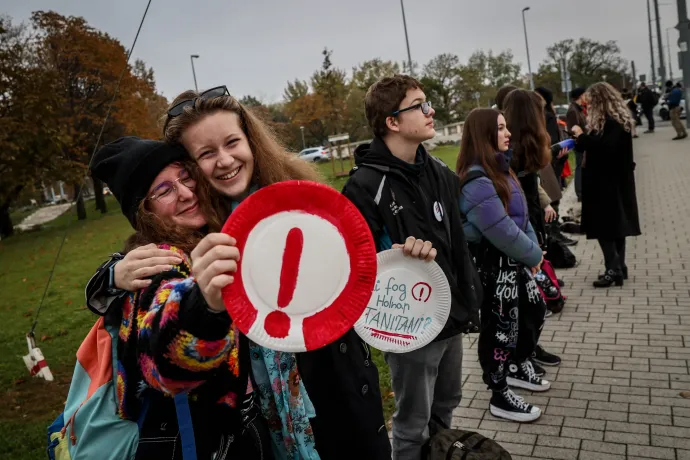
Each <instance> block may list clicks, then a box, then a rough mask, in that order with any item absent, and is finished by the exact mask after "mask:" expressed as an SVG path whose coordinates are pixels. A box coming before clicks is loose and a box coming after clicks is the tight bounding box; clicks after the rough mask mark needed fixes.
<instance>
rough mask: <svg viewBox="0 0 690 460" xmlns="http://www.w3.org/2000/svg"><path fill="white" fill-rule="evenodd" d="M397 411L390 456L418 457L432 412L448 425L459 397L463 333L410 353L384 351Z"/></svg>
mask: <svg viewBox="0 0 690 460" xmlns="http://www.w3.org/2000/svg"><path fill="white" fill-rule="evenodd" d="M385 358H386V362H387V363H388V366H389V367H390V370H391V380H392V384H393V385H392V386H393V392H394V393H395V407H396V411H395V413H394V414H393V459H394V460H419V459H420V458H421V456H422V446H423V445H424V443H425V442H426V441H427V440H428V439H429V420H431V415H432V414H433V415H435V416H436V417H438V418H439V419H440V420H441V421H443V423H445V424H446V425H447V426H450V424H451V420H452V418H453V410H454V409H455V408H456V407H458V405H459V404H460V399H461V398H462V334H458V335H456V336H454V337H451V338H449V339H445V340H440V341H438V342H432V343H430V344H429V345H427V346H425V347H423V348H420V349H419V350H415V351H411V352H409V353H385Z"/></svg>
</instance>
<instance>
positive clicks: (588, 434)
mask: <svg viewBox="0 0 690 460" xmlns="http://www.w3.org/2000/svg"><path fill="white" fill-rule="evenodd" d="M561 436H564V437H567V438H577V439H589V440H592V441H603V440H604V432H603V431H598V430H587V429H584V428H573V427H571V426H564V427H563V428H561Z"/></svg>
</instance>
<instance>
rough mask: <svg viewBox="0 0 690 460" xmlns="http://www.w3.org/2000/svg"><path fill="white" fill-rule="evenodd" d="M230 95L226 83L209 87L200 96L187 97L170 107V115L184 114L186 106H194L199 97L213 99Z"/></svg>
mask: <svg viewBox="0 0 690 460" xmlns="http://www.w3.org/2000/svg"><path fill="white" fill-rule="evenodd" d="M229 95H230V91H228V88H227V87H226V86H225V85H223V86H216V87H215V88H211V89H207V90H206V91H204V92H203V93H201V94H199V96H197V97H195V98H193V99H185V100H184V101H180V102H178V103H177V104H175V105H173V106H172V107H170V110H168V116H169V117H178V116H180V115H182V112H184V109H185V107H191V106H193V105H194V104H196V101H197V99H201V100H206V99H213V98H214V97H221V96H229Z"/></svg>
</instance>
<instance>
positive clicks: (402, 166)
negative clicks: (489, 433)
mask: <svg viewBox="0 0 690 460" xmlns="http://www.w3.org/2000/svg"><path fill="white" fill-rule="evenodd" d="M428 161H429V154H428V153H427V152H426V149H425V148H424V146H423V145H422V144H419V147H417V157H416V159H415V162H414V164H410V163H407V162H405V161H403V160H401V159H400V158H398V157H396V156H395V155H393V154H392V153H391V151H390V150H389V149H388V146H387V145H386V143H385V142H384V141H383V139H381V138H380V137H374V140H372V141H371V143H369V144H361V145H359V146H358V147H357V148H356V149H355V165H357V166H361V165H363V164H369V165H376V166H381V167H384V168H387V169H390V170H391V171H399V172H401V173H403V174H405V175H419V174H420V173H421V172H422V170H423V169H424V167H425V166H426V164H427V162H428Z"/></svg>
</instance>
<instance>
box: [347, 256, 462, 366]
mask: <svg viewBox="0 0 690 460" xmlns="http://www.w3.org/2000/svg"><path fill="white" fill-rule="evenodd" d="M450 304H451V293H450V286H449V285H448V279H447V278H446V275H445V274H444V273H443V270H442V269H441V267H439V265H438V264H437V263H436V262H424V261H422V260H419V259H414V258H412V257H408V256H405V255H404V254H403V252H402V249H390V250H388V251H383V252H380V253H379V254H378V273H377V275H376V284H375V285H374V292H373V294H372V296H371V299H370V300H369V304H368V305H367V307H366V309H365V310H364V313H363V314H362V316H361V317H360V318H359V320H358V321H357V323H356V324H355V330H356V331H357V334H359V336H360V337H361V338H362V340H364V341H365V342H367V343H368V344H369V345H371V346H373V347H375V348H378V349H379V350H381V351H388V352H392V353H405V352H408V351H412V350H416V349H418V348H421V347H423V346H424V345H426V344H428V343H430V342H432V341H433V340H434V339H435V338H436V336H437V335H438V334H439V333H440V332H441V330H442V329H443V327H444V326H445V325H446V321H447V320H448V315H449V314H450Z"/></svg>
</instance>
